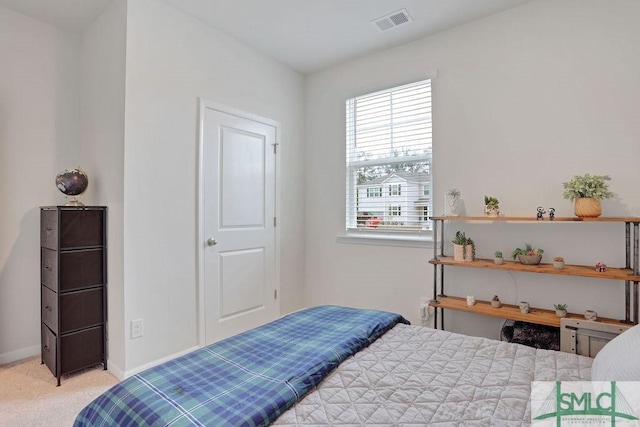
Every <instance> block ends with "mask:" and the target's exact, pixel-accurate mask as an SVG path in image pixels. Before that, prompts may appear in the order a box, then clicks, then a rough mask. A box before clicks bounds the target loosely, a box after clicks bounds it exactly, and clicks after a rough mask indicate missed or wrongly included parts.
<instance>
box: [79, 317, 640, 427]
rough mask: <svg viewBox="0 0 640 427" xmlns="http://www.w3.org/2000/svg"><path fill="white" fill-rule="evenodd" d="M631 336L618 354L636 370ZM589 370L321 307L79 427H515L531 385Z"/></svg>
mask: <svg viewBox="0 0 640 427" xmlns="http://www.w3.org/2000/svg"><path fill="white" fill-rule="evenodd" d="M634 330H635V331H636V332H635V333H634V334H632V335H634V336H632V337H631V340H627V341H631V344H629V343H627V344H625V345H626V346H627V347H628V348H630V349H631V350H630V351H631V356H629V360H630V361H632V363H636V362H635V361H637V360H638V359H637V358H635V359H633V358H634V357H636V356H637V351H638V350H637V349H638V348H640V346H639V345H638V343H639V342H640V330H639V329H638V327H635V328H632V329H630V330H629V331H628V332H632V331H634ZM628 332H625V333H624V334H622V335H620V336H619V337H618V338H616V339H614V340H613V341H612V342H611V343H610V344H613V343H615V342H616V341H617V340H619V339H620V338H624V336H625V335H627V334H628ZM610 344H608V345H607V346H605V348H604V349H603V351H601V352H600V354H599V355H598V358H600V356H602V363H599V367H598V372H599V375H601V376H602V375H604V376H605V377H606V376H607V375H609V376H610V375H614V373H612V371H611V369H612V366H613V369H618V368H619V365H618V364H617V363H611V362H609V360H608V359H612V360H613V358H615V357H617V354H619V352H618V351H617V350H616V349H612V351H610V352H608V351H607V347H608V346H609V345H610ZM612 347H613V346H612ZM634 352H635V355H634ZM605 359H607V360H605ZM605 362H607V363H605ZM595 363H598V362H594V359H591V358H588V357H584V356H579V355H575V354H569V353H563V352H557V351H551V350H540V349H534V348H530V347H526V346H522V345H518V344H510V343H506V342H502V341H495V340H489V339H486V338H480V337H469V336H463V335H459V334H455V333H451V332H446V331H441V330H436V329H431V328H426V327H419V326H411V325H409V324H408V322H407V321H406V320H405V319H404V318H402V317H401V316H399V315H397V314H393V313H387V312H381V311H376V310H360V309H353V308H347V307H337V306H320V307H313V308H311V309H307V310H303V311H301V312H298V313H294V314H291V315H288V316H285V317H283V318H281V319H278V320H277V321H275V322H272V323H270V324H268V325H265V326H262V327H260V328H256V329H254V330H252V331H248V332H245V333H244V334H240V335H237V336H235V337H232V338H229V339H227V340H224V341H221V342H219V343H215V344H212V345H211V346H207V347H204V348H202V349H199V350H196V351H195V352H193V353H190V354H188V355H186V356H182V357H180V358H177V359H174V360H173V361H170V362H167V363H164V364H161V365H159V366H157V367H154V368H151V369H149V370H147V371H144V372H142V373H140V374H138V375H135V376H133V377H131V378H128V379H126V380H125V381H123V382H122V383H120V384H118V385H116V386H114V387H113V388H112V389H110V390H108V391H107V392H105V393H104V394H103V395H102V396H100V397H98V398H97V399H96V400H94V401H93V402H92V403H91V404H89V405H88V406H87V407H86V408H84V409H83V410H82V411H81V412H80V414H79V415H78V417H77V419H76V422H75V426H78V427H79V426H101V425H104V426H111V425H118V426H139V425H154V426H155V425H158V426H214V425H246V426H257V425H269V424H274V425H281V426H293V425H367V426H371V425H438V424H441V425H474V426H481V425H487V426H489V425H504V426H508V425H513V426H520V425H527V424H529V423H530V419H531V415H530V412H531V408H530V402H529V398H530V393H531V383H532V381H558V380H562V381H588V380H590V379H591V378H592V368H593V370H594V371H595V368H596V367H595V366H592V364H595ZM626 374H628V372H625V375H626ZM631 375H632V376H633V375H637V374H636V373H633V374H631ZM614 376H615V375H614ZM612 379H617V378H612Z"/></svg>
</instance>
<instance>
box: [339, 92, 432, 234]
mask: <svg viewBox="0 0 640 427" xmlns="http://www.w3.org/2000/svg"><path fill="white" fill-rule="evenodd" d="M431 125H432V122H431V80H424V81H420V82H417V83H412V84H408V85H404V86H399V87H395V88H391V89H387V90H383V91H379V92H375V93H370V94H367V95H363V96H359V97H356V98H351V99H348V100H347V102H346V126H347V128H346V131H347V132H346V135H347V138H346V145H347V159H346V166H347V185H346V197H347V203H346V228H347V230H352V231H353V230H358V231H370V232H380V231H383V232H403V233H414V234H415V233H419V232H424V231H429V230H431V221H429V220H428V216H429V215H430V213H431V210H432V201H431V196H430V194H431V188H432V182H431V176H432V175H431V142H432V132H431ZM365 188H366V190H365ZM383 188H384V191H383ZM372 212H384V213H386V217H383V216H382V215H379V214H378V215H375V216H374V215H372ZM373 217H375V221H373V220H372V218H373ZM392 217H393V218H392Z"/></svg>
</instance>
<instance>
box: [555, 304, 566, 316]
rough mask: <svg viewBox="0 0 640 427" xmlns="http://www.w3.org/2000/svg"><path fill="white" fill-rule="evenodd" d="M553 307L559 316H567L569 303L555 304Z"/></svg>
mask: <svg viewBox="0 0 640 427" xmlns="http://www.w3.org/2000/svg"><path fill="white" fill-rule="evenodd" d="M553 308H555V309H556V316H558V317H566V316H567V304H553Z"/></svg>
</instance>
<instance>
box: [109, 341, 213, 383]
mask: <svg viewBox="0 0 640 427" xmlns="http://www.w3.org/2000/svg"><path fill="white" fill-rule="evenodd" d="M199 348H200V347H199V346H195V347H191V348H188V349H186V350H183V351H180V352H178V353H174V354H172V355H169V356H166V357H163V358H160V359H157V360H154V361H153V362H149V363H145V364H144V365H141V366H137V367H135V368H132V369H128V370H127V371H126V372H125V373H124V374H125V378H129V377H130V376H132V375H135V374H137V373H140V372H142V371H144V370H145V369H149V368H153V367H154V366H156V365H159V364H161V363H164V362H166V361H168V360H171V359H175V358H176V357H180V356H183V355H185V354H187V353H191V352H192V351H193V350H197V349H199ZM114 375H115V373H114ZM116 377H117V378H120V377H118V376H117V375H116Z"/></svg>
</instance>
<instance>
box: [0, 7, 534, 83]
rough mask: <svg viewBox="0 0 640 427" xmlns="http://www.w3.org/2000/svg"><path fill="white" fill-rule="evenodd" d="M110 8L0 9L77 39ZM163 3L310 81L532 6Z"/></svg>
mask: <svg viewBox="0 0 640 427" xmlns="http://www.w3.org/2000/svg"><path fill="white" fill-rule="evenodd" d="M110 1H111V0H0V6H3V7H6V8H8V9H12V10H14V11H16V12H19V13H22V14H25V15H28V16H31V17H32V18H35V19H38V20H40V21H44V22H46V23H49V24H52V25H55V26H58V27H61V28H65V29H68V30H70V31H73V32H78V33H80V32H82V31H83V30H84V29H85V28H86V27H87V26H88V25H89V24H90V23H91V22H92V21H93V20H94V19H95V18H96V17H97V16H98V15H99V14H100V13H101V12H102V11H103V10H104V8H105V7H106V5H107V4H108V3H109V2H110ZM133 1H135V0H133ZM163 1H164V2H166V3H168V4H170V5H172V6H173V7H175V8H176V9H179V10H181V11H183V12H184V13H186V14H187V15H190V16H192V17H194V18H196V19H199V20H200V21H203V22H205V23H207V24H209V25H211V26H213V27H215V28H217V29H218V30H220V31H222V32H224V33H226V34H228V35H230V36H232V37H234V38H236V39H238V40H240V41H242V42H244V43H245V44H247V45H250V46H252V47H254V48H255V49H257V50H259V51H261V52H263V53H265V54H267V55H269V56H271V57H273V58H275V59H277V60H278V61H280V62H282V63H283V64H285V65H288V66H290V67H292V68H294V69H296V70H298V71H299V72H301V73H303V74H308V73H311V72H314V71H318V70H321V69H323V68H327V67H329V66H332V65H335V64H337V63H340V62H343V61H346V60H348V59H350V58H354V57H358V56H362V55H366V54H369V53H372V52H376V51H380V50H384V49H388V48H390V47H394V46H398V45H401V44H404V43H408V42H410V41H413V40H416V39H419V38H422V37H425V36H427V35H430V34H434V33H437V32H440V31H444V30H446V29H449V28H452V27H455V26H457V25H461V24H464V23H466V22H470V21H473V20H476V19H481V18H484V17H486V16H488V15H492V14H494V13H498V12H501V11H503V10H506V9H509V8H511V7H514V6H518V5H520V4H523V3H526V2H528V1H532V0H163ZM400 9H406V10H407V11H408V12H409V14H410V15H411V17H412V18H413V20H414V21H413V22H409V23H407V24H403V25H401V26H399V27H395V28H392V29H390V30H387V31H384V32H381V31H380V30H379V29H378V27H377V26H375V25H374V24H372V23H371V21H373V20H374V19H376V18H380V17H382V16H385V15H388V14H390V13H393V12H396V11H398V10H400Z"/></svg>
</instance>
